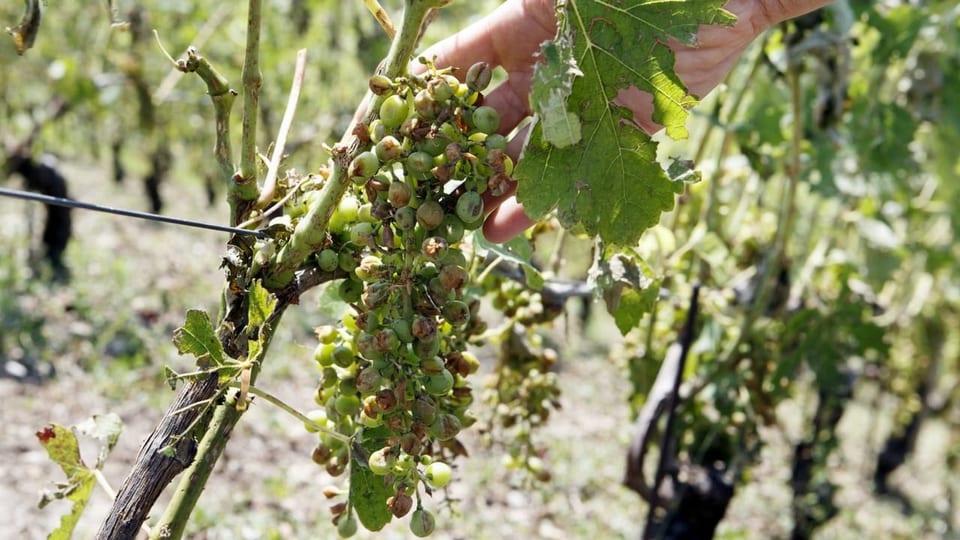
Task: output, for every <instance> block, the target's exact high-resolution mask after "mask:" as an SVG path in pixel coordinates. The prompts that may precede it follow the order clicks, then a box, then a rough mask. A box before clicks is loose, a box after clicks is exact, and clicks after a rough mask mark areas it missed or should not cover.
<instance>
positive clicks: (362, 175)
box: [347, 150, 380, 184]
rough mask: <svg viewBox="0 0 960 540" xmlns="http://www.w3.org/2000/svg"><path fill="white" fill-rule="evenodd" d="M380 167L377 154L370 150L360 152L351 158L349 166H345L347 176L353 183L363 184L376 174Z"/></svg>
mask: <svg viewBox="0 0 960 540" xmlns="http://www.w3.org/2000/svg"><path fill="white" fill-rule="evenodd" d="M379 168H380V159H379V158H377V154H376V153H374V152H371V151H369V150H368V151H366V152H360V153H359V154H357V157H355V158H353V160H352V161H351V162H350V166H349V167H347V176H349V177H350V179H351V180H353V181H354V182H355V183H358V184H363V183H365V182H366V181H367V180H369V179H371V178H372V177H373V175H375V174H377V169H379Z"/></svg>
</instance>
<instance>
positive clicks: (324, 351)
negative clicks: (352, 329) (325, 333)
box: [313, 343, 334, 367]
mask: <svg viewBox="0 0 960 540" xmlns="http://www.w3.org/2000/svg"><path fill="white" fill-rule="evenodd" d="M333 349H334V345H333V344H332V343H320V344H318V345H317V348H316V349H315V350H314V351H313V359H314V360H315V361H316V362H317V364H319V365H320V366H321V367H327V366H332V365H333Z"/></svg>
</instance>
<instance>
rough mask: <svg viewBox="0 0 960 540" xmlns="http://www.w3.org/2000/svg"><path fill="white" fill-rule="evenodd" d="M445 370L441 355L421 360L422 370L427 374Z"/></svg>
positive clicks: (436, 373)
mask: <svg viewBox="0 0 960 540" xmlns="http://www.w3.org/2000/svg"><path fill="white" fill-rule="evenodd" d="M443 370H444V365H443V360H441V359H440V357H439V356H431V357H430V358H424V359H423V360H421V361H420V371H422V372H424V373H426V374H427V375H438V374H440V372H441V371H443Z"/></svg>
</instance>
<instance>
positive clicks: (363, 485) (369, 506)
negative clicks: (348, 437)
mask: <svg viewBox="0 0 960 540" xmlns="http://www.w3.org/2000/svg"><path fill="white" fill-rule="evenodd" d="M381 446H382V445H381ZM362 448H363V450H365V451H366V455H369V451H370V450H371V447H369V446H363V447H362ZM361 454H364V452H359V451H357V450H354V452H352V456H351V458H350V503H351V504H352V505H353V509H354V510H356V511H357V518H358V519H359V520H360V523H362V524H363V526H364V527H366V528H367V530H368V531H379V530H380V529H382V528H383V527H384V526H385V525H386V524H387V523H390V520H392V519H393V514H391V513H390V509H389V508H388V507H387V499H389V498H390V496H391V495H393V490H392V489H391V487H390V486H388V485H387V483H386V482H384V480H383V477H382V476H377V475H376V474H374V473H373V471H371V470H370V467H369V466H368V465H367V464H366V463H363V462H361V461H360V459H359V456H360V455H361Z"/></svg>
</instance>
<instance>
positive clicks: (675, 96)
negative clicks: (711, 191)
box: [514, 0, 735, 246]
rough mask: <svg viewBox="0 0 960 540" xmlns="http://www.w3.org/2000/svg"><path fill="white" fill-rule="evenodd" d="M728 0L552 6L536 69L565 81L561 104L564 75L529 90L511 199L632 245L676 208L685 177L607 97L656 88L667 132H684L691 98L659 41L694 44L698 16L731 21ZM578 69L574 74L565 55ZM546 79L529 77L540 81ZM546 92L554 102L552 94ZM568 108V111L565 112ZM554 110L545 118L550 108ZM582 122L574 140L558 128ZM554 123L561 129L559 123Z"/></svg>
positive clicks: (576, 1) (657, 111)
mask: <svg viewBox="0 0 960 540" xmlns="http://www.w3.org/2000/svg"><path fill="white" fill-rule="evenodd" d="M725 3H726V0H682V1H681V0H624V1H621V2H600V1H598V0H569V1H568V2H566V8H565V9H563V10H562V11H561V13H560V14H559V17H558V20H559V22H560V24H559V28H558V33H557V38H556V39H555V40H554V41H553V42H552V43H551V44H550V45H548V46H547V47H545V48H544V55H543V56H544V62H543V63H541V64H540V65H539V67H538V70H542V71H543V73H546V74H549V73H553V74H555V75H556V74H566V79H563V80H567V79H572V86H571V89H570V92H569V96H568V97H567V99H566V106H565V107H557V105H556V103H555V100H556V97H555V96H557V95H562V93H561V92H560V90H561V89H562V88H563V83H562V82H560V81H558V82H556V83H554V84H553V86H550V85H543V84H540V85H539V86H538V87H535V90H536V92H535V93H534V95H533V99H534V103H533V108H534V110H536V111H538V113H539V114H540V119H539V121H538V122H537V124H536V125H535V126H534V128H533V130H531V133H530V138H529V140H528V142H527V146H526V148H525V150H524V154H523V157H522V159H521V160H520V162H519V163H518V165H517V169H516V171H515V174H514V176H515V177H516V179H517V180H518V181H519V186H518V191H517V198H518V200H519V201H520V202H522V203H523V205H524V208H525V209H526V211H527V213H528V214H530V215H531V216H532V217H540V216H543V215H545V214H546V213H547V212H549V211H551V210H552V209H553V208H556V209H557V215H558V217H559V219H560V221H561V223H562V224H563V225H564V227H567V228H569V229H573V230H576V231H583V232H586V233H588V234H591V235H600V237H601V238H602V239H603V240H604V241H606V242H607V243H609V244H613V245H619V246H629V245H632V244H634V243H635V242H636V241H637V240H638V239H639V237H640V234H641V233H642V232H643V231H644V230H645V229H646V228H648V227H650V226H651V225H653V224H655V223H656V222H657V221H658V220H659V218H660V213H661V212H663V211H665V210H668V209H670V208H672V207H673V200H674V195H675V194H676V193H677V192H679V191H680V190H681V189H682V184H680V183H678V182H675V181H672V178H671V175H669V174H667V173H666V172H665V171H664V170H663V168H662V167H661V166H660V165H659V164H658V163H657V160H656V157H657V145H656V143H655V142H653V141H652V140H651V139H650V137H649V136H648V135H647V134H646V133H644V132H643V131H642V130H641V129H640V127H639V126H638V125H637V124H636V123H635V121H634V118H633V113H632V112H631V111H629V110H627V109H625V108H623V107H620V106H618V105H616V104H615V103H614V101H615V99H616V98H617V96H618V94H619V93H620V92H621V91H623V90H625V89H627V88H630V87H635V88H638V89H640V90H641V91H644V92H646V93H648V94H650V95H652V96H653V103H654V114H653V118H652V119H653V120H654V121H655V122H657V123H658V124H660V125H662V126H664V127H665V128H666V132H667V135H669V136H671V137H673V138H675V139H679V138H684V137H686V136H687V131H686V127H685V123H686V119H687V116H688V113H687V109H689V108H690V107H692V106H693V105H695V104H696V102H697V101H696V98H695V97H693V96H691V95H689V94H688V93H687V91H686V88H685V87H684V85H683V83H682V82H681V81H680V79H679V78H678V77H677V75H676V73H675V72H674V54H673V51H671V50H670V48H668V47H667V46H666V45H665V43H666V42H667V41H668V40H670V39H675V40H677V41H679V42H681V43H684V44H688V45H695V44H696V32H697V29H698V28H699V26H700V25H704V24H731V23H732V22H733V21H734V20H735V19H734V17H733V16H732V15H730V14H729V13H728V12H726V11H724V10H723V9H722V6H723V5H724V4H725ZM571 58H572V59H573V61H574V62H575V63H576V66H575V68H576V69H579V71H580V73H582V76H573V75H572V74H573V73H574V72H573V71H571V67H572V66H571V64H570V59H571ZM541 78H543V77H541V76H539V75H535V77H534V80H535V81H538V80H539V79H541ZM551 100H553V101H551ZM571 114H572V115H573V116H571ZM548 115H549V116H553V118H550V119H547V118H546V117H547V116H548ZM574 118H576V119H578V120H579V126H580V127H579V129H580V134H581V137H580V139H579V142H576V143H574V144H569V145H566V146H561V145H558V144H556V143H557V142H560V143H567V142H569V141H571V140H573V139H574V137H573V136H572V133H573V132H572V128H571V131H568V132H564V131H563V130H562V126H564V125H567V124H570V122H571V121H572V120H573V119H574ZM558 126H559V127H558Z"/></svg>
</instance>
